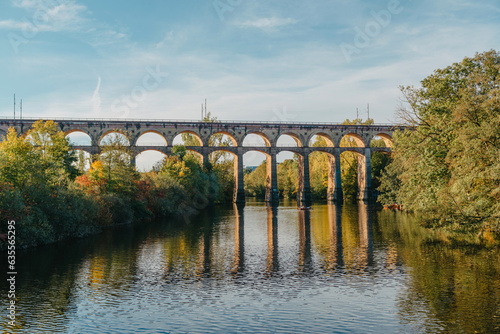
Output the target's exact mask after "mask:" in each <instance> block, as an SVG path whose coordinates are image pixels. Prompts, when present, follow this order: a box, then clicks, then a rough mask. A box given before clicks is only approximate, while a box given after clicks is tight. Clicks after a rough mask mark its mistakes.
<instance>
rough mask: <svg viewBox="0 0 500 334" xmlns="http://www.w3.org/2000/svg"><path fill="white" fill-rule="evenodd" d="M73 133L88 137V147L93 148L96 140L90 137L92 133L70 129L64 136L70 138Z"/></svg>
mask: <svg viewBox="0 0 500 334" xmlns="http://www.w3.org/2000/svg"><path fill="white" fill-rule="evenodd" d="M73 133H83V134H85V135H87V136H88V137H89V139H90V145H88V146H92V144H93V142H94V139H93V138H92V136H91V135H90V133H89V132H88V131H85V130H83V129H70V130H67V131H65V132H64V135H65V137H68V136H69V135H71V134H73ZM77 146H87V145H77Z"/></svg>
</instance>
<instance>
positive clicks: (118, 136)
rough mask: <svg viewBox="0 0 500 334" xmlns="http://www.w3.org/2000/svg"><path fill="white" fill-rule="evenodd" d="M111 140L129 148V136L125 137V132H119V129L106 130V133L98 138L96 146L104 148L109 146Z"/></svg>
mask: <svg viewBox="0 0 500 334" xmlns="http://www.w3.org/2000/svg"><path fill="white" fill-rule="evenodd" d="M113 136H114V138H113ZM112 140H117V141H119V142H120V143H121V144H123V145H125V146H130V144H131V143H130V142H131V140H130V139H129V136H128V135H127V133H126V131H123V130H120V129H112V130H108V131H106V132H103V133H102V134H101V135H100V136H99V140H98V145H99V146H106V145H109V142H110V141H112Z"/></svg>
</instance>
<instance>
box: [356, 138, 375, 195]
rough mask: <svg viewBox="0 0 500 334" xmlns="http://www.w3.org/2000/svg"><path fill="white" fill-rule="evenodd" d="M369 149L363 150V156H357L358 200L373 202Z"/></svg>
mask: <svg viewBox="0 0 500 334" xmlns="http://www.w3.org/2000/svg"><path fill="white" fill-rule="evenodd" d="M371 157H372V156H371V149H370V148H369V147H366V148H365V154H363V155H359V156H358V200H360V201H370V200H373V199H374V198H373V191H372V163H371Z"/></svg>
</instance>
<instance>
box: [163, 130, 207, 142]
mask: <svg viewBox="0 0 500 334" xmlns="http://www.w3.org/2000/svg"><path fill="white" fill-rule="evenodd" d="M183 133H188V134H190V135H193V136H194V137H195V138H196V139H197V140H198V143H199V144H200V145H199V146H205V143H204V141H203V139H202V136H201V135H200V133H199V132H197V131H195V130H180V131H177V132H175V133H173V134H172V143H173V142H174V140H175V138H177V136H180V135H182V134H183ZM165 140H166V139H165ZM207 142H208V140H207Z"/></svg>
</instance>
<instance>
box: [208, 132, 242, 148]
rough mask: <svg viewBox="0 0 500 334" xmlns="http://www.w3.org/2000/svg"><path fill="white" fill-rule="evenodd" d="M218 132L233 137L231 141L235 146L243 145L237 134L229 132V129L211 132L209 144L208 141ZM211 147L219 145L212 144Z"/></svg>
mask: <svg viewBox="0 0 500 334" xmlns="http://www.w3.org/2000/svg"><path fill="white" fill-rule="evenodd" d="M217 134H223V135H226V136H228V137H229V139H231V141H232V143H233V147H238V146H241V145H240V144H241V143H238V140H237V139H236V136H235V135H234V134H232V133H231V132H229V131H215V132H212V134H210V136H209V137H208V140H207V145H208V141H210V138H212V137H213V136H215V135H217ZM208 146H210V145H208ZM210 147H219V146H210Z"/></svg>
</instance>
